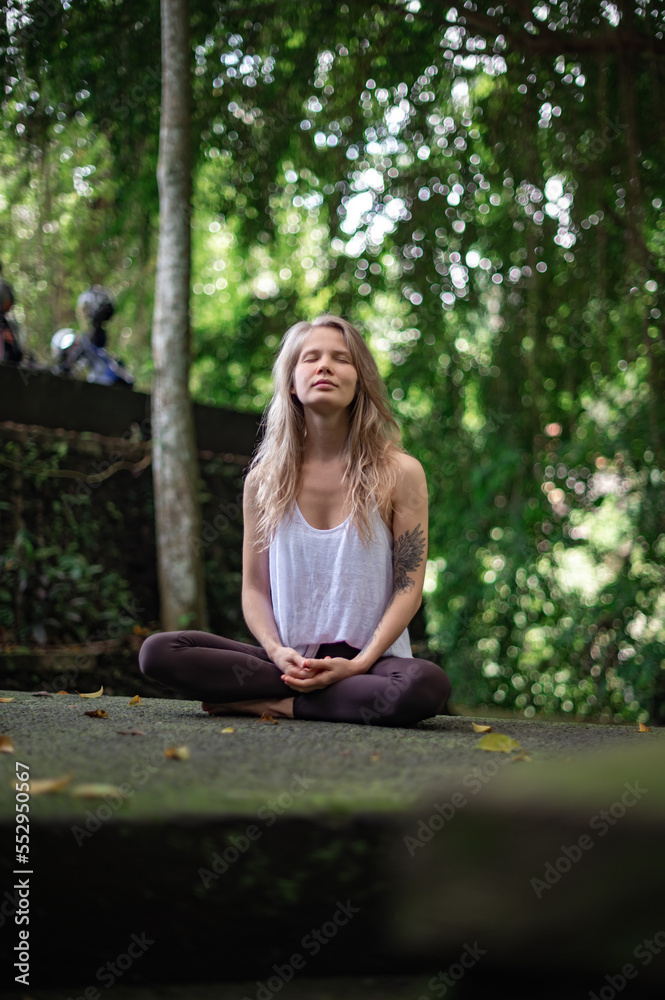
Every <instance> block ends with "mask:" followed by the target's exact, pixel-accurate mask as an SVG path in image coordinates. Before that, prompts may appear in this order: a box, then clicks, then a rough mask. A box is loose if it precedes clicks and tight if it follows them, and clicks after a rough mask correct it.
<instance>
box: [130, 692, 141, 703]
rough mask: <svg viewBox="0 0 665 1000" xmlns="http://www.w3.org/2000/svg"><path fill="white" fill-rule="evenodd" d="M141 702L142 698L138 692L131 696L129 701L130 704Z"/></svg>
mask: <svg viewBox="0 0 665 1000" xmlns="http://www.w3.org/2000/svg"><path fill="white" fill-rule="evenodd" d="M140 703H141V699H140V697H139V695H137V694H135V695H134V697H133V698H130V700H129V701H128V702H127V704H128V705H140Z"/></svg>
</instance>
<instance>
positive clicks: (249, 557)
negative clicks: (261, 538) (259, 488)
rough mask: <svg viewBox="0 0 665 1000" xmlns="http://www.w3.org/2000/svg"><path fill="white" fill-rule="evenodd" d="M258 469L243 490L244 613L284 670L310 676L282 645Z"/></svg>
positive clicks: (300, 660) (295, 655)
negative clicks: (261, 533) (260, 531)
mask: <svg viewBox="0 0 665 1000" xmlns="http://www.w3.org/2000/svg"><path fill="white" fill-rule="evenodd" d="M256 474H257V470H255V469H253V470H252V471H251V472H250V473H249V475H248V476H247V479H246V480H245V490H244V494H243V521H244V535H243V543H242V613H243V615H244V618H245V621H246V623H247V627H248V628H249V630H250V632H251V633H252V635H253V636H254V637H255V638H256V639H257V641H258V642H259V643H260V644H261V646H263V648H264V649H265V651H266V653H267V654H268V656H269V657H270V659H271V660H272V661H273V663H275V664H277V666H278V667H279V668H280V670H282V671H289V672H293V673H294V674H295V676H298V677H309V676H311V674H310V673H309V671H308V670H303V669H302V663H303V658H302V656H301V655H300V653H298V652H296V650H295V649H290V648H289V647H287V646H283V645H282V640H281V639H280V636H279V631H278V629H277V623H276V622H275V614H274V611H273V607H272V601H271V599H270V561H269V555H268V550H267V549H264V550H263V551H262V552H260V551H259V550H258V548H257V545H256V538H257V523H258V515H257V510H256V504H255V488H256Z"/></svg>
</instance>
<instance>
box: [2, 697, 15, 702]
mask: <svg viewBox="0 0 665 1000" xmlns="http://www.w3.org/2000/svg"><path fill="white" fill-rule="evenodd" d="M13 700H14V699H13V698H0V701H3V702H4V701H13Z"/></svg>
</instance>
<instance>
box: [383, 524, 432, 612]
mask: <svg viewBox="0 0 665 1000" xmlns="http://www.w3.org/2000/svg"><path fill="white" fill-rule="evenodd" d="M424 553H425V533H424V531H423V530H422V528H421V526H420V524H417V525H416V527H415V528H414V529H413V531H405V532H404V534H403V535H400V536H399V538H398V539H397V540H396V541H395V546H394V548H393V581H394V583H393V595H392V597H391V599H390V602H391V603H392V601H393V600H394V599H395V597H396V596H397V595H398V594H406V593H408V592H409V591H410V590H413V588H414V586H415V580H413V579H412V578H411V577H410V576H409V575H408V574H409V573H415V571H416V570H417V569H418V567H419V566H420V564H421V562H422V561H423V555H424Z"/></svg>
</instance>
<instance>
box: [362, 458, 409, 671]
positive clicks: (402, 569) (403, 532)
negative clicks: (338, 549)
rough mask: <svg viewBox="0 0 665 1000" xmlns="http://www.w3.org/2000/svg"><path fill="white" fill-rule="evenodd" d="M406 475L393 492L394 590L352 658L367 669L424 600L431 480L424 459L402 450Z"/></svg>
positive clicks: (402, 460) (402, 462) (391, 642)
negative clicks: (422, 461) (413, 456)
mask: <svg viewBox="0 0 665 1000" xmlns="http://www.w3.org/2000/svg"><path fill="white" fill-rule="evenodd" d="M398 461H399V464H400V468H401V471H402V476H401V478H400V480H398V484H397V487H396V489H395V493H394V494H393V509H394V515H393V538H394V543H393V592H392V596H391V598H390V600H389V601H388V604H387V605H386V609H385V611H384V612H383V615H382V616H381V620H380V621H379V624H378V625H377V626H376V628H375V630H374V634H373V635H372V637H371V638H370V640H369V642H367V643H366V644H365V647H364V649H362V650H361V651H360V653H358V655H357V656H356V657H354V659H353V660H351V661H350V663H351V665H352V666H353V667H354V672H355V673H365V672H366V671H367V670H369V668H370V667H371V666H372V664H374V663H376V661H377V660H378V659H379V657H380V656H382V655H383V654H384V653H385V651H386V650H387V649H388V647H389V646H392V644H393V643H394V642H395V640H396V639H398V638H399V636H400V635H401V634H402V632H403V631H404V629H405V628H407V626H408V624H409V622H410V621H411V619H412V618H413V616H414V615H415V613H416V611H417V610H418V608H419V607H420V605H421V604H422V598H423V584H424V582H425V567H426V564H427V537H428V500H427V481H426V479H425V472H424V470H423V467H422V465H421V464H420V462H419V461H418V460H417V459H415V458H412V456H411V455H405V454H403V453H401V454H400V455H399V459H398Z"/></svg>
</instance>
